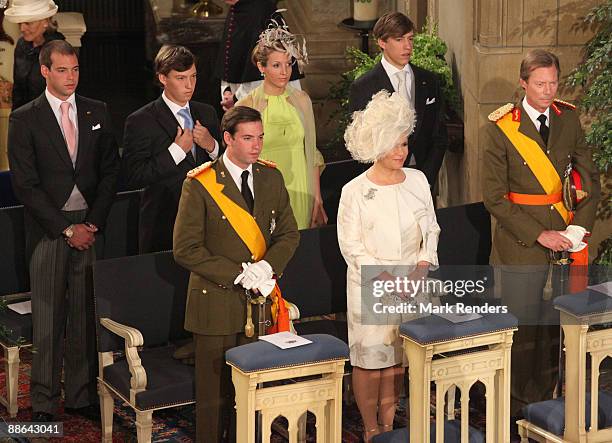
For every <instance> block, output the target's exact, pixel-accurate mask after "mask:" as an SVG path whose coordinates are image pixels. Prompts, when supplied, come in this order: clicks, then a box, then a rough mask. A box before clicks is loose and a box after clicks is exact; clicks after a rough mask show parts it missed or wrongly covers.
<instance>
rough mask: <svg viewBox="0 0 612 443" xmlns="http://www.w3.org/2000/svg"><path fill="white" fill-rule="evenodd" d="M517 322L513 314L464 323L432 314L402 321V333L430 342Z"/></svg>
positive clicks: (419, 340)
mask: <svg viewBox="0 0 612 443" xmlns="http://www.w3.org/2000/svg"><path fill="white" fill-rule="evenodd" d="M517 324H518V320H517V319H516V317H515V316H514V315H512V314H487V315H483V316H482V317H481V318H479V319H476V320H471V321H466V322H463V323H453V322H451V321H448V320H446V319H444V318H442V317H438V316H437V315H430V316H428V317H421V318H417V319H416V320H411V321H408V322H405V323H402V324H401V326H400V335H401V336H402V337H408V338H410V339H412V340H414V341H416V342H417V343H421V344H428V343H437V342H443V341H448V340H453V339H456V338H461V337H470V336H474V335H478V334H485V333H487V332H494V331H502V330H506V329H513V328H516V327H517Z"/></svg>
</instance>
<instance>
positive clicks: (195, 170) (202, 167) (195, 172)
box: [187, 162, 212, 178]
mask: <svg viewBox="0 0 612 443" xmlns="http://www.w3.org/2000/svg"><path fill="white" fill-rule="evenodd" d="M211 165H212V162H206V163H202V164H201V165H200V166H198V167H197V168H193V169H192V170H191V171H189V172H188V173H187V177H189V178H194V177H195V176H196V175H198V174H199V173H200V172H202V171H206V170H207V169H208V168H210V166H211Z"/></svg>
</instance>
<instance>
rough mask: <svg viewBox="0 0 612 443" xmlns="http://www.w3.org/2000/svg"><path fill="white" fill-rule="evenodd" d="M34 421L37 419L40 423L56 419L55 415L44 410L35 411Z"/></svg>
mask: <svg viewBox="0 0 612 443" xmlns="http://www.w3.org/2000/svg"><path fill="white" fill-rule="evenodd" d="M32 421H35V422H38V423H46V422H51V421H55V416H54V415H53V414H50V413H48V412H42V411H38V412H33V413H32Z"/></svg>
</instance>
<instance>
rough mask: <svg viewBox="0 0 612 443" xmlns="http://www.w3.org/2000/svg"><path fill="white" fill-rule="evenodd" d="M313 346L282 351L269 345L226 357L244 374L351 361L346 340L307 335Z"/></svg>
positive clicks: (243, 348)
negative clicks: (326, 362)
mask: <svg viewBox="0 0 612 443" xmlns="http://www.w3.org/2000/svg"><path fill="white" fill-rule="evenodd" d="M303 337H304V338H307V339H308V340H311V341H312V343H310V344H307V345H304V346H299V347H297V348H290V349H280V348H278V347H276V346H274V345H273V344H271V343H268V342H266V341H261V340H260V341H257V342H254V343H249V344H246V345H242V346H237V347H235V348H232V349H230V350H228V351H227V352H226V353H225V361H226V362H227V363H229V364H231V365H232V366H235V367H237V368H238V369H240V370H241V371H242V372H254V371H260V370H262V369H273V368H282V367H287V366H295V365H300V364H307V363H315V362H320V361H329V360H342V359H348V356H349V350H348V346H347V344H346V343H344V342H343V341H342V340H340V339H338V338H336V337H332V336H331V335H327V334H311V335H304V336H303Z"/></svg>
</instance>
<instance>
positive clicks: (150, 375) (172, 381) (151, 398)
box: [104, 346, 195, 409]
mask: <svg viewBox="0 0 612 443" xmlns="http://www.w3.org/2000/svg"><path fill="white" fill-rule="evenodd" d="M175 350H176V348H175V347H174V346H163V347H160V348H151V349H143V350H142V351H140V352H139V353H138V355H140V359H141V360H142V366H143V367H144V368H145V371H146V372H147V389H146V390H145V391H142V392H139V393H138V394H136V407H138V409H152V408H155V407H159V406H162V405H173V404H179V403H185V402H190V401H195V378H194V375H195V370H194V367H193V366H190V365H186V364H183V363H181V362H180V361H179V360H175V359H174V358H172V354H173V353H174V351H175ZM130 378H131V376H130V370H129V368H128V364H127V361H126V360H125V358H122V359H120V360H117V361H116V362H115V363H113V364H112V365H110V366H107V367H105V368H104V381H106V382H107V383H108V384H109V385H111V386H112V387H113V388H115V389H116V390H117V391H119V392H120V393H121V395H123V396H124V397H125V398H127V399H129V398H130Z"/></svg>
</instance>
